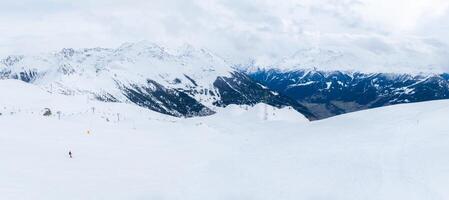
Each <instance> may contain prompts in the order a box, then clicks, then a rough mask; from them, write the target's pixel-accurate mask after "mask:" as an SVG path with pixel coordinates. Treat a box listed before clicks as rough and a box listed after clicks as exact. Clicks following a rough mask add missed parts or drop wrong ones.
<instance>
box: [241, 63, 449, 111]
mask: <svg viewBox="0 0 449 200" xmlns="http://www.w3.org/2000/svg"><path fill="white" fill-rule="evenodd" d="M249 74H250V76H251V77H252V78H253V79H255V80H257V81H259V82H261V83H262V84H264V85H266V86H267V87H268V88H270V89H272V90H274V91H277V92H279V93H280V94H284V95H286V96H289V97H291V98H292V99H295V100H297V101H298V102H300V103H301V104H303V105H305V106H306V107H307V108H308V109H309V110H311V111H312V113H313V114H314V115H315V116H317V117H318V118H320V119H322V118H327V117H331V116H335V115H339V114H344V113H348V112H353V111H358V110H363V109H368V108H376V107H382V106H388V105H394V104H401V103H411V102H422V101H429V100H438V99H448V98H449V74H405V73H402V74H400V73H363V72H354V71H323V70H317V69H297V70H276V69H260V70H256V71H252V72H250V73H249Z"/></svg>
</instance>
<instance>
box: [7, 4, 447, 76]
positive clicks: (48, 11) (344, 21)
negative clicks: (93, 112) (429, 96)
mask: <svg viewBox="0 0 449 200" xmlns="http://www.w3.org/2000/svg"><path fill="white" fill-rule="evenodd" d="M448 8H449V1H448V0H281V1H274V0H92V1H89V0H2V1H0V25H1V26H0V55H1V56H5V55H9V54H29V53H36V52H43V51H53V50H57V49H60V48H63V47H74V48H81V47H97V46H101V47H117V46H119V45H120V44H121V43H124V42H136V41H141V40H148V41H151V42H155V43H159V44H162V45H167V46H178V45H182V44H184V43H190V44H192V45H194V46H198V47H202V48H207V49H209V50H211V51H214V52H216V53H217V54H219V55H222V56H223V57H225V58H226V59H229V60H231V61H232V62H246V61H247V60H248V59H252V58H254V59H258V60H261V61H263V60H273V59H279V58H282V57H284V56H288V55H291V54H293V53H294V52H295V51H297V50H298V49H302V48H308V47H319V48H331V49H337V50H338V49H363V50H367V51H372V52H375V53H379V54H387V53H392V52H394V51H415V50H416V51H418V52H420V53H422V54H431V55H432V56H433V55H434V54H435V55H436V54H438V55H439V56H436V58H435V59H436V60H437V61H435V62H436V64H441V65H442V66H443V65H444V67H447V66H445V65H447V64H449V61H448V58H446V57H449V56H446V55H448V54H447V52H449V49H448V47H447V45H448V44H449V37H448V36H449V11H448ZM355 52H356V51H355ZM401 55H403V54H401ZM407 55H408V54H407Z"/></svg>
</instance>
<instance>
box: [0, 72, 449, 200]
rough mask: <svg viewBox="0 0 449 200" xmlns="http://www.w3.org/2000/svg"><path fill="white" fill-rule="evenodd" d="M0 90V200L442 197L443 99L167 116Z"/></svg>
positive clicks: (20, 87) (448, 129) (23, 87)
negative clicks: (318, 112) (319, 116)
mask: <svg viewBox="0 0 449 200" xmlns="http://www.w3.org/2000/svg"><path fill="white" fill-rule="evenodd" d="M0 90H1V91H2V96H1V97H0V112H1V113H2V115H1V116H0V127H1V130H0V158H1V164H0V199H8V200H15V199H50V200H52V199H58V200H59V199H65V200H67V199H108V200H109V199H156V200H157V199H183V200H189V199H192V200H200V199H208V200H211V199H223V200H229V199H242V200H243V199H244V200H249V199H267V200H268V199H270V200H272V199H276V200H281V199H286V200H287V199H291V200H298V199H312V200H318V199H323V200H324V199H326V200H329V199H333V200H334V199H342V200H348V199H354V200H361V199H363V200H369V199H373V200H379V199H392V200H397V199H408V200H411V199H420V200H422V199H449V190H447V186H448V185H449V123H448V122H449V118H448V113H449V101H435V102H427V103H419V104H408V105H399V106H391V107H385V108H380V109H374V110H369V111H363V112H357V113H352V114H347V115H342V116H338V117H334V118H330V119H327V120H322V121H316V122H308V121H307V120H306V119H305V118H304V117H303V116H301V115H300V114H299V113H296V112H295V111H293V110H289V109H288V108H285V109H282V110H279V109H274V108H272V107H269V106H266V105H257V106H255V107H252V108H251V107H249V108H248V107H240V106H230V107H227V108H223V109H221V110H218V114H216V115H213V116H208V117H202V118H193V119H178V118H173V117H169V116H165V115H161V114H158V113H155V112H152V111H149V110H146V109H143V108H140V107H137V106H134V105H129V104H123V103H104V102H97V101H93V100H89V99H88V98H87V97H86V98H84V97H82V96H61V95H58V94H50V93H48V92H46V91H45V90H42V89H40V88H39V87H37V86H34V85H30V84H26V83H23V82H20V81H16V80H2V81H0ZM45 108H49V109H50V110H51V111H52V115H51V116H49V117H45V116H43V112H44V109H45ZM58 111H60V114H58ZM69 150H71V151H72V152H73V156H74V158H72V159H70V158H69V157H68V152H69Z"/></svg>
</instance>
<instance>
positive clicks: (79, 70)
mask: <svg viewBox="0 0 449 200" xmlns="http://www.w3.org/2000/svg"><path fill="white" fill-rule="evenodd" d="M0 79H19V80H23V81H25V82H28V83H32V84H35V85H38V86H39V87H42V88H45V89H46V90H47V91H50V92H56V93H61V94H65V95H89V96H90V98H96V99H98V100H101V101H109V102H127V103H134V104H137V105H139V106H141V107H145V108H148V109H150V110H154V111H157V112H160V113H163V114H168V115H172V116H177V117H194V116H207V115H211V114H214V113H215V112H214V110H215V109H216V107H224V106H227V105H230V104H239V105H241V104H246V105H255V104H257V103H261V102H263V103H267V104H270V105H273V106H275V107H279V108H281V107H285V106H291V107H293V108H294V109H296V110H297V111H299V112H301V113H303V114H304V115H306V116H307V117H308V118H310V119H313V118H314V116H313V115H311V113H310V112H308V111H307V109H306V108H305V107H303V106H302V105H300V104H299V103H297V102H295V101H293V100H291V99H289V98H288V97H285V96H283V95H279V94H275V93H274V92H272V91H270V90H269V89H267V88H264V87H262V86H260V85H258V83H257V82H255V81H254V80H252V79H251V78H250V77H248V76H246V75H245V74H242V73H241V72H238V71H235V70H234V69H233V68H232V67H231V65H230V64H228V63H227V62H226V61H225V60H223V59H221V58H220V57H219V56H216V55H214V54H213V53H211V52H209V51H207V50H205V49H195V48H193V47H192V46H189V45H185V46H182V47H180V48H178V49H166V48H164V47H160V46H158V45H156V44H153V43H149V42H145V41H144V42H139V43H126V44H123V45H122V46H120V47H118V48H116V49H105V48H93V49H79V50H75V49H63V50H61V51H60V52H56V53H49V54H43V55H38V56H9V57H7V58H5V59H3V60H2V61H1V62H0Z"/></svg>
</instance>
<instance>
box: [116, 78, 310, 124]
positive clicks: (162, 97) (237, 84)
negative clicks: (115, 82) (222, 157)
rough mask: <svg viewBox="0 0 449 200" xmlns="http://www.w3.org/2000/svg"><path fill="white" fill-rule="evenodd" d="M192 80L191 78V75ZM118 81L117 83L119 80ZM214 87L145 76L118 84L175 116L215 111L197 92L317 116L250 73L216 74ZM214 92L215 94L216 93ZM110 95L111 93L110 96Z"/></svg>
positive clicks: (223, 101) (224, 102)
mask: <svg viewBox="0 0 449 200" xmlns="http://www.w3.org/2000/svg"><path fill="white" fill-rule="evenodd" d="M191 81H194V80H193V79H192V80H191ZM119 85H120V84H119ZM213 86H214V88H215V91H214V92H212V91H202V92H201V91H200V92H198V91H196V90H185V91H183V90H180V89H168V88H165V87H164V86H162V85H160V84H158V83H157V82H155V81H152V80H148V84H147V85H145V86H142V85H130V86H124V85H122V86H121V89H122V91H123V94H124V95H125V96H126V97H127V99H129V101H131V102H133V103H135V104H137V105H139V106H142V107H145V108H148V109H150V110H154V111H156V112H160V113H163V114H168V115H172V116H176V117H195V116H207V115H212V114H214V113H215V112H214V111H213V110H212V109H210V108H208V107H206V106H204V105H203V104H202V103H201V102H199V101H197V100H196V99H195V98H194V95H195V94H197V93H202V94H206V95H211V96H213V97H216V96H218V97H216V98H215V99H218V100H215V101H214V102H213V104H214V105H215V106H220V107H226V106H228V105H231V104H236V105H255V104H257V103H266V104H269V105H272V106H275V107H278V108H281V107H285V106H291V107H293V108H294V109H296V110H297V111H298V112H300V113H302V114H304V115H305V116H306V117H307V118H309V119H311V120H314V119H317V118H316V117H315V116H314V115H313V114H312V113H311V112H310V111H309V110H308V109H307V108H306V107H305V106H303V105H301V104H299V103H298V102H296V101H294V100H292V99H291V98H289V97H287V96H284V95H279V94H277V93H275V92H273V91H271V90H269V89H268V88H266V87H265V86H263V85H261V84H259V83H257V82H256V81H254V80H253V79H251V78H250V77H249V76H247V75H245V74H243V73H240V72H234V73H232V76H231V77H218V78H217V79H216V80H215V82H214V83H213ZM215 92H217V93H218V94H216V93H215ZM109 98H111V97H109Z"/></svg>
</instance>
